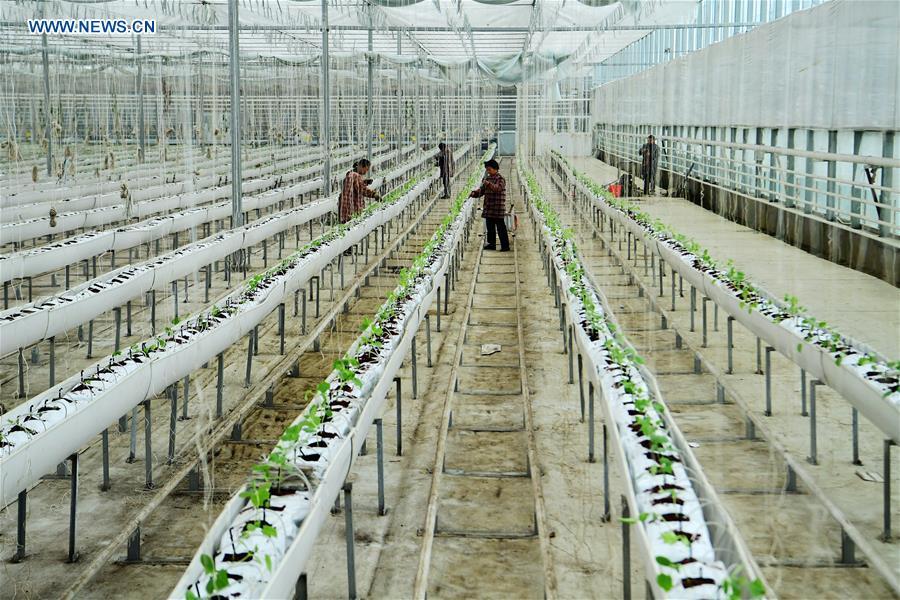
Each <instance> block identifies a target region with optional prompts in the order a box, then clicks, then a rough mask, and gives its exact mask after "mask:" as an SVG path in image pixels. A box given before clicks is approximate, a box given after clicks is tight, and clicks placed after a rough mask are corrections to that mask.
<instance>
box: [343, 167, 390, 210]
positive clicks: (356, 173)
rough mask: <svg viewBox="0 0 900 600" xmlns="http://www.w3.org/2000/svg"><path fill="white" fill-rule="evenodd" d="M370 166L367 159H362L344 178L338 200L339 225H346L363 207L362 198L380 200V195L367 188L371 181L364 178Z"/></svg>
mask: <svg viewBox="0 0 900 600" xmlns="http://www.w3.org/2000/svg"><path fill="white" fill-rule="evenodd" d="M371 164H372V163H370V162H369V160H368V159H366V158H363V159H361V160H359V161H357V162H355V163H353V168H352V169H351V170H349V171H347V175H345V176H344V185H343V187H342V188H341V196H340V198H339V199H338V220H339V221H340V222H341V223H346V222H347V221H349V220H350V219H352V218H353V215H355V214H356V213H358V212H359V211H361V210H362V209H363V208H364V207H365V205H366V201H365V200H364V198H375V199H376V200H381V194H379V193H378V192H376V191H375V190H373V189H371V188H369V187H367V186H368V185H369V184H370V183H372V180H371V179H366V178H365V176H366V175H367V174H368V173H369V167H370V166H371Z"/></svg>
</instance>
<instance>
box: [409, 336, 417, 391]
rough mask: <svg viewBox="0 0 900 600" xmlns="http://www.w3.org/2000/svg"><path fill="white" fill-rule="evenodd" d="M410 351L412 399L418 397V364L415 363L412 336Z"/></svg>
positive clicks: (414, 343)
mask: <svg viewBox="0 0 900 600" xmlns="http://www.w3.org/2000/svg"><path fill="white" fill-rule="evenodd" d="M410 349H411V350H412V357H411V363H412V397H413V398H414V399H415V398H418V397H419V372H418V364H417V361H416V336H412V344H411V347H410Z"/></svg>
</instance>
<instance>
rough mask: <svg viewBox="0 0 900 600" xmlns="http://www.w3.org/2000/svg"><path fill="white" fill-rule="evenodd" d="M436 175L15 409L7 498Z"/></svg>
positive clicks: (5, 435) (209, 354) (2, 462)
mask: <svg viewBox="0 0 900 600" xmlns="http://www.w3.org/2000/svg"><path fill="white" fill-rule="evenodd" d="M436 179H437V175H436V173H435V172H434V171H433V170H432V169H429V170H427V171H425V172H421V173H417V174H413V175H411V176H410V179H409V180H408V181H407V182H406V183H404V184H403V185H401V186H399V187H397V188H396V189H394V190H392V191H391V192H390V193H388V194H386V195H385V196H384V198H383V199H382V200H381V201H379V202H373V203H371V204H369V205H368V206H367V207H366V208H365V209H364V210H363V211H362V212H360V213H359V214H358V215H357V216H355V217H354V218H353V219H351V220H350V221H348V222H347V223H344V224H338V225H335V226H333V227H332V228H331V229H329V230H328V231H327V232H326V233H324V234H323V235H321V236H319V237H318V238H316V239H314V240H312V241H311V242H309V243H307V244H306V245H305V246H303V247H302V248H301V249H300V250H298V251H297V252H295V253H293V254H292V255H291V256H289V257H287V258H285V259H284V260H281V261H279V262H278V264H276V265H275V266H273V267H271V268H269V269H267V270H266V271H264V272H262V273H259V274H257V275H254V276H253V277H250V278H249V279H248V280H247V281H246V282H245V283H244V284H243V285H242V286H241V287H240V288H239V289H237V290H236V291H234V292H231V293H229V294H228V295H227V296H226V297H225V298H224V299H222V300H220V301H219V302H217V303H216V304H214V305H213V306H212V307H211V308H209V309H207V310H204V311H202V312H200V313H199V314H196V315H193V316H191V317H189V318H186V319H184V320H181V321H179V320H176V321H175V322H173V324H172V326H171V327H166V329H165V331H164V332H162V333H160V334H159V335H157V336H155V337H153V338H151V339H148V340H145V341H143V342H141V343H139V344H134V345H133V346H131V347H130V348H128V349H126V350H124V351H121V352H116V353H114V354H113V355H111V356H109V357H108V358H106V359H103V360H101V361H99V362H98V363H95V364H94V365H93V366H92V367H89V368H87V369H85V370H83V371H81V373H80V374H78V375H75V376H73V377H70V378H68V379H67V380H65V381H64V382H63V383H62V384H61V385H60V386H59V387H58V388H57V389H51V390H48V391H47V392H45V393H43V394H40V395H38V396H37V397H35V398H33V399H32V400H30V401H28V402H25V403H23V404H21V405H19V406H17V407H16V408H14V409H12V410H11V411H9V412H8V413H7V414H6V415H5V422H4V423H3V424H2V425H0V502H2V505H6V504H8V503H9V502H11V501H12V500H13V499H15V497H16V494H17V493H18V492H19V491H20V490H24V489H26V488H27V487H28V486H29V485H30V484H31V483H33V482H34V481H36V480H37V479H38V478H39V477H40V476H41V475H43V474H45V473H48V472H51V471H53V469H55V468H56V465H57V464H58V463H59V462H60V461H61V460H64V459H65V458H66V457H67V456H70V455H71V454H72V453H73V452H77V450H78V449H79V448H81V447H82V446H83V445H84V444H86V443H87V442H88V441H89V440H90V439H91V438H92V437H93V436H94V435H97V434H99V433H101V432H102V431H103V430H104V429H105V428H106V426H107V425H108V424H109V423H112V422H115V420H116V419H118V418H119V417H121V416H122V415H124V414H126V413H127V412H128V411H129V410H131V409H132V408H133V407H135V406H136V405H137V404H139V403H140V402H142V401H144V400H146V399H147V398H152V397H153V396H155V395H156V394H158V393H160V392H162V391H163V390H165V389H166V388H168V386H170V385H172V384H173V383H175V382H177V381H180V380H181V379H182V378H183V377H185V376H186V375H189V374H190V373H191V372H193V371H195V370H197V369H199V368H201V367H202V365H204V364H205V363H207V362H209V361H210V360H212V359H214V358H215V357H216V356H217V355H218V354H219V353H221V352H222V351H224V350H225V349H226V348H228V347H229V346H231V345H232V344H234V343H235V342H237V341H238V340H239V339H240V338H241V337H242V336H244V335H246V334H247V332H249V331H253V329H254V328H255V326H256V325H258V324H259V323H260V322H262V320H263V319H265V318H266V317H267V316H268V315H269V314H271V313H272V312H273V311H275V310H277V309H279V306H280V305H282V304H283V303H284V302H285V300H286V299H288V298H290V297H292V296H293V295H294V293H295V292H296V291H297V290H299V289H300V287H301V286H302V285H303V284H304V282H306V281H308V280H309V279H310V277H312V276H314V275H316V274H318V273H319V272H320V271H321V270H322V269H323V268H325V266H326V265H328V264H329V263H330V262H331V261H332V260H333V259H334V258H336V257H337V256H338V255H340V254H341V253H342V252H343V251H344V250H346V249H349V248H352V247H353V246H354V245H355V244H358V243H360V242H361V241H362V240H363V239H364V238H365V237H367V236H368V234H370V233H371V232H372V231H373V230H374V229H375V228H376V227H378V226H381V225H383V224H385V223H387V222H388V221H390V220H391V219H393V218H395V217H396V216H397V215H398V214H400V212H401V211H403V210H404V209H405V208H407V207H408V206H409V205H411V203H412V202H413V201H414V200H416V199H417V198H418V197H419V196H420V195H422V194H423V193H424V192H425V190H427V189H428V187H429V186H430V185H431V184H432V183H433V182H434V181H435V180H436Z"/></svg>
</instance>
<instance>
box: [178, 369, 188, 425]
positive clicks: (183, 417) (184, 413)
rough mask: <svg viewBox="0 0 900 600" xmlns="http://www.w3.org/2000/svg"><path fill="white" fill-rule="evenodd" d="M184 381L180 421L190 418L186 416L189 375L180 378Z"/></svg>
mask: <svg viewBox="0 0 900 600" xmlns="http://www.w3.org/2000/svg"><path fill="white" fill-rule="evenodd" d="M182 382H183V383H184V401H183V402H182V403H181V418H180V419H179V420H180V421H187V420H188V419H190V417H189V416H188V398H189V397H190V394H191V376H190V375H185V376H184V379H183V380H182Z"/></svg>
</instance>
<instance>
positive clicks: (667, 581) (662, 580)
mask: <svg viewBox="0 0 900 600" xmlns="http://www.w3.org/2000/svg"><path fill="white" fill-rule="evenodd" d="M656 583H657V584H658V585H659V587H661V588H662V589H663V591H666V592H668V591H669V590H671V589H672V578H671V577H669V576H668V575H666V574H665V573H660V574H659V575H657V576H656Z"/></svg>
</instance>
